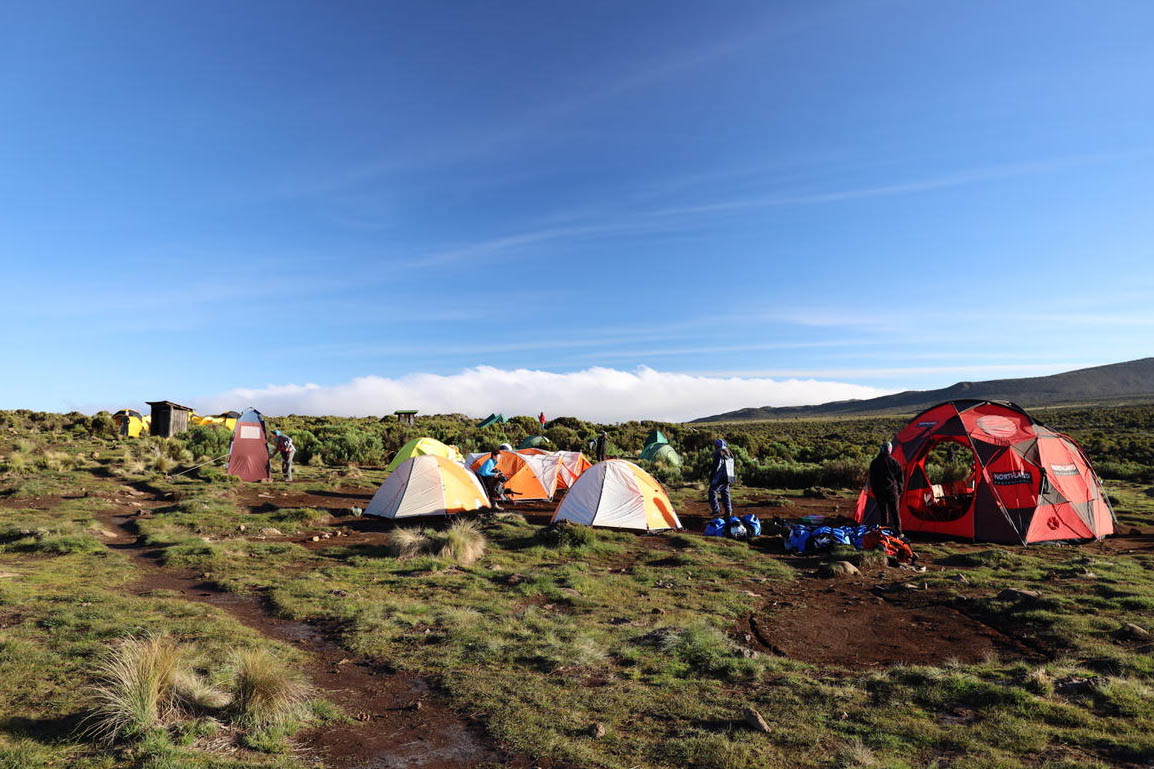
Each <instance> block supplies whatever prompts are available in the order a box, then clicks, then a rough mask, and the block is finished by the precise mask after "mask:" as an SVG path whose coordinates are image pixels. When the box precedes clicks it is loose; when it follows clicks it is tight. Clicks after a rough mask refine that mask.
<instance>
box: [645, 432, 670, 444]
mask: <svg viewBox="0 0 1154 769" xmlns="http://www.w3.org/2000/svg"><path fill="white" fill-rule="evenodd" d="M654 443H669V439H668V438H666V437H665V436H664V435H663V434H662V432H661V431H660V430H654V431H653V432H651V433H649V437H648V438H646V439H645V445H646V446H652V445H653V444H654Z"/></svg>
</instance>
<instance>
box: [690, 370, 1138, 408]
mask: <svg viewBox="0 0 1154 769" xmlns="http://www.w3.org/2000/svg"><path fill="white" fill-rule="evenodd" d="M959 398H980V399H984V400H1008V401H1014V402H1015V403H1017V404H1018V405H1019V406H1025V407H1035V408H1036V407H1039V406H1060V405H1074V404H1097V403H1111V402H1114V403H1116V402H1119V401H1130V402H1138V403H1144V402H1150V401H1154V358H1141V359H1139V360H1132V361H1128V362H1126V363H1111V364H1110V365H1107V366H1094V367H1092V368H1083V369H1078V370H1076V371H1067V372H1065V373H1062V374H1053V375H1051V376H1039V377H1023V378H1021V379H992V380H990V381H987V382H958V383H957V384H954V385H951V386H949V387H944V388H942V389H940V390H907V391H905V392H900V393H894V394H893V395H883V396H881V397H879V398H870V399H868V400H849V401H834V402H832V403H823V404H821V405H818V406H785V407H776V408H775V407H772V406H762V407H760V408H744V409H738V410H737V411H728V412H726V413H724V414H715V415H713V416H709V417H702V418H700V419H695V420H693V421H694V422H739V421H750V420H757V419H785V418H798V417H822V416H869V415H884V414H912V413H916V412H918V411H921V410H923V409H926V408H929V407H930V406H933V405H935V404H938V403H941V402H942V401H949V400H957V399H959Z"/></svg>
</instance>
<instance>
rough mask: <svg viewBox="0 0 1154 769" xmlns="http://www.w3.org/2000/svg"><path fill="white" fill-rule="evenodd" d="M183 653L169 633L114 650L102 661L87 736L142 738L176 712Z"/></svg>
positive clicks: (111, 740)
mask: <svg viewBox="0 0 1154 769" xmlns="http://www.w3.org/2000/svg"><path fill="white" fill-rule="evenodd" d="M183 661H184V651H183V649H182V648H181V647H180V645H179V644H177V643H176V641H174V640H173V639H172V638H171V637H169V636H165V635H158V636H152V637H149V638H134V639H129V640H127V641H124V642H122V643H121V644H120V645H119V646H116V647H113V648H112V649H111V650H110V651H109V652H108V653H107V654H106V655H105V657H104V659H103V660H101V662H100V666H99V668H98V669H97V683H96V685H95V686H94V687H93V688H92V691H91V693H90V697H91V700H92V710H91V713H90V714H89V716H88V718H87V727H86V728H85V730H84V731H85V734H86V735H88V736H89V737H91V738H93V739H95V740H96V741H97V742H102V743H105V744H111V743H114V742H117V741H121V740H125V739H131V738H134V737H140V736H142V735H144V734H145V733H146V732H147V731H148V730H149V729H152V728H154V727H157V726H160V725H161V724H162V723H163V722H164V719H166V718H167V717H168V716H169V715H170V714H171V712H172V708H173V705H174V703H173V697H172V694H173V691H174V686H175V683H176V681H177V679H178V678H179V677H180V675H181V674H182V672H183V669H182V666H183Z"/></svg>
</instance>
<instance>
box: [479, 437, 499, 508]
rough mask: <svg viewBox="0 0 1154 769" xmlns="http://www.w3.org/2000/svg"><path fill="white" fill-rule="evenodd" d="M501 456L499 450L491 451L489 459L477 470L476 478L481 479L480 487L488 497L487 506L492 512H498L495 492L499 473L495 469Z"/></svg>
mask: <svg viewBox="0 0 1154 769" xmlns="http://www.w3.org/2000/svg"><path fill="white" fill-rule="evenodd" d="M499 456H501V450H500V449H493V450H492V451H490V452H489V458H488V459H486V460H485V461H484V462H482V463H481V467H480V468H478V470H477V477H478V478H480V479H481V485H482V486H484V487H485V493H486V494H487V495H489V504H490V505H491V506H492V508H493V509H494V510H500V509H501V508H500V507H499V506H498V504H497V503H498V502H500V501H501V500H500V494H499V493H498V491H497V484H498V483H500V481H501V472H500V471H499V470H498V469H497V458H498V457H499Z"/></svg>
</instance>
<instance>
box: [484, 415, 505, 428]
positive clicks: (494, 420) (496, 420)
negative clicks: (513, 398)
mask: <svg viewBox="0 0 1154 769" xmlns="http://www.w3.org/2000/svg"><path fill="white" fill-rule="evenodd" d="M508 421H509V420H508V419H505V415H504V414H490V415H489V416H487V417H485V418H484V419H482V420H481V422H480V424H478V425H477V427H488V426H489V425H503V424H505V423H506V422H508Z"/></svg>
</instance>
